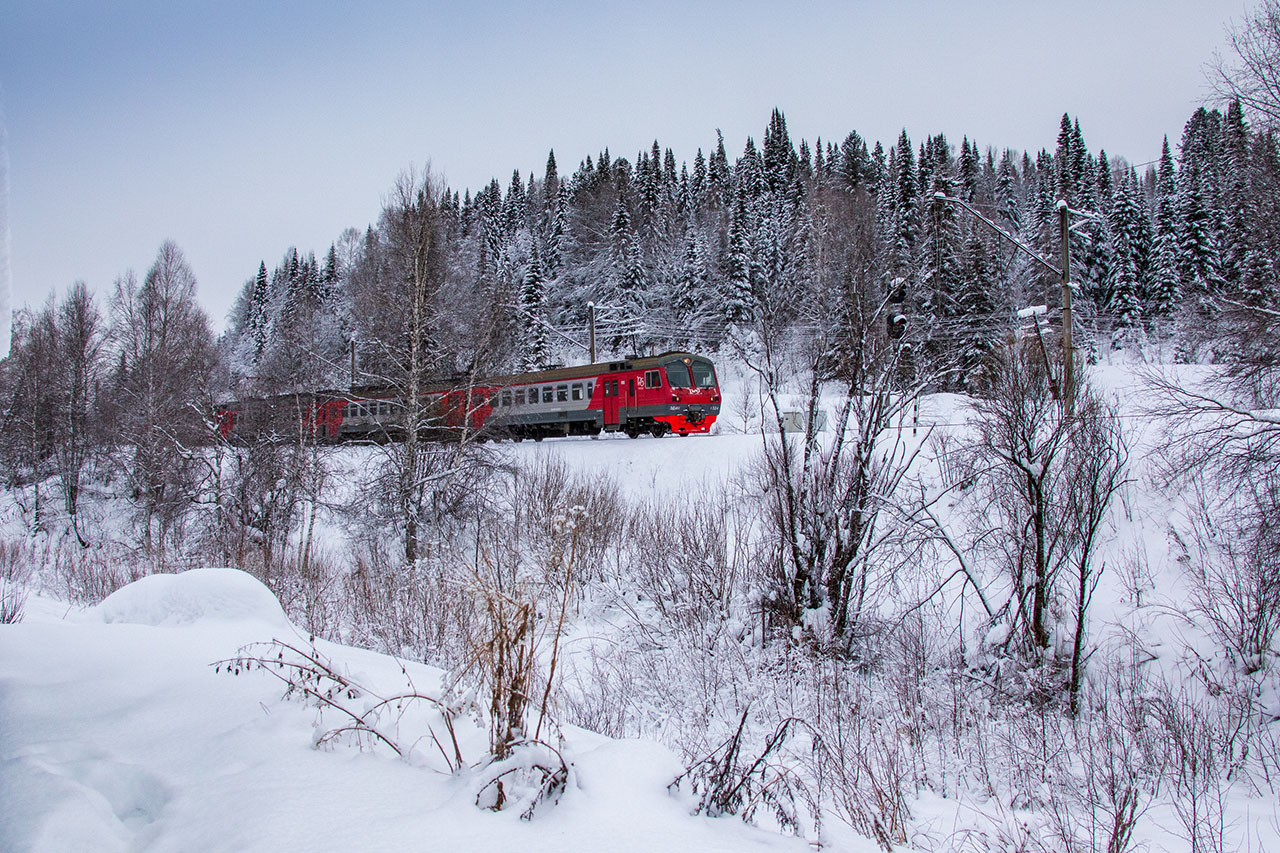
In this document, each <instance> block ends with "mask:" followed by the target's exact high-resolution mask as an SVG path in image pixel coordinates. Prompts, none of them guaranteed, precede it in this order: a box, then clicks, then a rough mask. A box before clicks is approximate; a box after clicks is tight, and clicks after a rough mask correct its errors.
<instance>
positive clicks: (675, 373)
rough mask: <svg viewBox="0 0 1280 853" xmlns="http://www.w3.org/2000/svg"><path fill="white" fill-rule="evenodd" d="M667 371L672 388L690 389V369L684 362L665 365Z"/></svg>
mask: <svg viewBox="0 0 1280 853" xmlns="http://www.w3.org/2000/svg"><path fill="white" fill-rule="evenodd" d="M663 367H664V369H665V370H666V371H667V384H668V385H670V386H671V387H672V388H689V387H690V382H689V367H688V365H686V364H685V363H684V362H682V361H673V362H671V363H670V364H667V365H663Z"/></svg>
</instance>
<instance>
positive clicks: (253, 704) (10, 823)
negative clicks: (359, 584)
mask: <svg viewBox="0 0 1280 853" xmlns="http://www.w3.org/2000/svg"><path fill="white" fill-rule="evenodd" d="M273 638H280V639H284V640H287V641H290V642H293V643H301V644H306V642H307V637H306V636H305V635H304V634H301V633H300V632H299V631H298V630H297V629H296V628H294V627H293V626H291V625H290V624H289V623H288V621H287V620H286V619H285V617H284V614H283V613H282V611H281V610H280V605H279V603H278V602H276V600H275V599H274V597H273V596H272V595H271V593H270V592H269V591H268V590H267V589H266V587H264V586H263V585H262V584H261V583H259V582H258V581H257V580H255V579H253V578H252V577H250V576H249V575H247V574H245V573H243V572H239V571H237V570H234V569H204V570H193V571H190V572H186V573H183V574H181V575H174V576H163V575H157V576H152V577H148V578H144V579H142V580H140V581H137V582H135V583H134V584H132V585H130V586H127V587H125V588H124V589H121V590H120V591H118V592H116V593H115V594H113V595H112V596H111V597H110V598H108V599H107V600H106V601H104V602H103V603H102V604H101V605H99V606H97V607H94V608H90V609H88V610H86V611H83V612H77V611H74V610H71V611H68V609H67V607H66V606H65V605H62V604H59V603H58V602H54V601H51V600H48V599H42V598H35V599H32V600H30V601H29V602H28V609H27V615H26V618H25V619H24V620H23V622H22V623H20V624H17V625H5V626H3V627H0V644H2V645H0V648H2V650H3V651H2V653H0V733H2V737H0V750H2V753H0V755H2V757H0V768H2V769H0V803H2V804H3V806H2V807H0V808H2V811H3V819H2V820H0V849H3V850H5V851H23V850H32V851H50V853H53V851H80V850H85V851H88V850H95V851H97V850H101V851H115V850H119V851H127V850H155V851H162V850H173V851H191V850H227V851H241V850H262V851H268V850H271V851H275V850H442V851H443V850H476V851H482V850H493V851H503V853H508V851H512V850H527V851H539V850H547V851H565V850H584V851H585V850H618V851H668V850H707V851H714V850H723V851H740V850H777V851H786V850H792V851H799V850H803V849H806V845H805V844H804V842H803V841H800V840H797V839H794V838H786V837H784V836H780V835H777V834H774V833H770V832H766V831H764V830H760V829H755V828H752V827H748V826H746V825H744V824H743V823H741V822H740V821H737V820H735V819H733V818H729V819H721V820H711V819H708V818H703V817H693V816H690V814H689V804H688V803H687V802H685V801H684V800H683V799H681V798H677V797H673V796H671V795H670V794H669V793H668V792H667V784H668V783H669V782H671V781H672V779H674V778H675V777H676V775H678V774H679V772H680V771H681V769H682V767H681V765H680V762H679V761H678V760H677V759H676V757H675V756H674V755H673V754H672V753H671V752H670V751H669V750H667V749H666V748H664V747H662V746H660V745H658V744H656V743H653V742H645V741H638V740H622V741H615V740H609V739H607V738H603V737H601V736H599V735H595V734H592V733H591V732H587V731H583V730H581V729H573V728H569V729H568V730H567V731H566V733H565V734H566V747H567V750H568V752H569V754H571V755H572V760H573V772H572V777H571V779H570V783H569V786H568V791H567V792H566V793H565V795H564V796H563V798H562V800H561V802H560V803H559V804H558V805H557V806H556V807H554V808H548V809H547V810H546V811H545V812H544V813H539V814H536V815H535V816H534V818H533V820H531V821H522V820H520V819H519V817H518V815H517V814H515V813H512V812H510V811H507V812H501V813H492V812H489V811H485V810H481V809H478V808H477V807H476V806H475V805H474V800H475V796H476V791H475V782H476V777H475V775H474V774H470V773H466V772H464V773H461V774H455V775H450V774H446V773H442V772H439V771H438V770H436V769H433V768H431V767H429V766H421V765H416V764H415V763H414V762H410V761H404V760H401V759H399V758H397V757H396V756H395V755H394V754H392V753H391V752H390V751H389V750H378V749H374V750H369V751H360V750H358V749H355V748H353V747H351V746H344V745H337V746H331V747H328V748H324V749H316V748H313V747H312V742H313V739H314V731H315V728H316V726H317V716H318V715H317V712H316V710H315V708H314V707H310V706H308V705H306V704H304V703H301V702H297V701H285V700H282V698H281V689H280V683H279V682H278V681H276V680H274V679H272V678H270V677H269V676H267V675H265V674H262V673H257V672H253V671H250V672H246V673H242V674H240V675H239V676H228V675H227V674H225V673H215V671H214V666H213V664H214V662H215V661H219V660H223V659H226V658H230V657H233V656H234V655H236V653H237V650H238V649H239V648H240V647H242V646H244V645H245V644H248V643H253V642H261V641H267V640H271V639H273ZM317 645H318V648H319V650H320V651H321V652H322V653H323V654H325V655H326V656H328V657H329V658H330V659H331V660H333V661H334V662H335V663H336V664H337V665H338V666H340V667H342V668H344V669H347V670H350V671H352V672H358V673H359V674H360V676H361V680H362V682H363V683H365V684H368V685H373V686H376V687H380V688H383V689H385V690H387V691H388V692H394V691H396V690H404V689H405V675H404V673H402V671H401V668H400V663H399V662H397V661H394V660H392V659H391V658H388V657H385V656H382V655H378V654H374V653H372V652H366V651H360V650H356V649H349V648H343V647H340V646H335V645H332V644H329V643H324V642H323V641H318V642H317ZM407 669H408V673H409V675H410V677H411V678H412V679H413V682H414V684H415V686H417V687H418V688H419V689H422V688H423V686H424V685H433V684H436V683H438V681H439V679H440V674H439V673H438V672H437V671H434V670H431V669H430V668H428V667H424V666H419V665H412V664H410V665H408V666H407ZM467 725H472V726H473V724H467ZM484 737H485V735H484V732H483V731H481V730H470V731H463V732H462V733H461V739H462V740H463V742H464V743H468V744H470V745H472V746H474V747H476V749H477V751H482V749H483V747H482V744H483V743H484Z"/></svg>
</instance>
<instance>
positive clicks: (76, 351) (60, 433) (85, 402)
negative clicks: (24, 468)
mask: <svg viewBox="0 0 1280 853" xmlns="http://www.w3.org/2000/svg"><path fill="white" fill-rule="evenodd" d="M54 340H55V353H56V361H55V364H54V367H55V369H56V370H57V373H58V376H57V379H58V383H57V396H58V409H59V411H58V413H57V419H56V421H55V422H54V424H53V432H54V435H55V438H54V457H55V460H56V465H57V470H58V477H59V480H60V482H61V484H62V497H63V505H64V506H65V508H66V511H67V515H68V516H69V517H70V518H71V523H72V529H73V530H74V531H75V534H76V537H77V538H78V539H79V541H80V544H81V545H85V546H87V545H88V543H87V542H86V541H85V539H84V535H83V533H82V532H81V530H80V525H79V523H78V513H77V510H78V508H79V503H80V489H81V478H82V475H83V472H84V469H85V466H86V465H87V464H88V462H89V459H90V457H91V455H92V454H93V453H95V452H96V451H97V449H98V447H99V442H100V440H101V432H100V420H99V418H98V417H97V414H98V410H99V401H98V400H97V394H98V390H99V387H100V383H101V380H102V375H101V370H102V354H103V347H104V343H105V329H104V328H103V322H102V315H101V314H100V313H99V311H98V307H97V305H95V304H94V301H93V297H92V296H91V295H90V294H89V290H88V288H87V287H85V284H84V282H76V284H75V285H74V286H73V287H72V288H71V291H70V292H69V293H68V294H67V296H66V298H65V299H64V300H63V302H62V304H61V305H60V306H59V307H58V315H57V320H56V333H55V338H54Z"/></svg>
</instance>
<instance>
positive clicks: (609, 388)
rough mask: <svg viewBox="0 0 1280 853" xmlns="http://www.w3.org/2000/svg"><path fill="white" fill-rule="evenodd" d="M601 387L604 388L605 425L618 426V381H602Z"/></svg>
mask: <svg viewBox="0 0 1280 853" xmlns="http://www.w3.org/2000/svg"><path fill="white" fill-rule="evenodd" d="M600 384H601V385H603V386H604V391H603V395H604V425H605V426H617V425H618V380H616V379H602V380H601V383H600Z"/></svg>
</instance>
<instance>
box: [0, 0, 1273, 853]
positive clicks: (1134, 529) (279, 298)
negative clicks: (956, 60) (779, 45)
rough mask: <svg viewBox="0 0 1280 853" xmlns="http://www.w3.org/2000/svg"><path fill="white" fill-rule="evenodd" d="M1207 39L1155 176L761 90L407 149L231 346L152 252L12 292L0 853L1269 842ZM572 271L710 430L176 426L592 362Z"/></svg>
mask: <svg viewBox="0 0 1280 853" xmlns="http://www.w3.org/2000/svg"><path fill="white" fill-rule="evenodd" d="M1236 38H1237V40H1236V42H1235V43H1234V45H1233V48H1234V50H1235V51H1236V54H1237V55H1238V57H1240V58H1241V60H1242V61H1241V63H1239V64H1238V65H1235V66H1232V65H1224V67H1223V69H1222V70H1221V71H1220V73H1219V78H1220V82H1221V84H1222V87H1223V93H1224V95H1225V97H1224V98H1223V100H1222V101H1221V103H1219V104H1217V105H1216V106H1205V107H1203V108H1199V109H1196V110H1195V111H1194V112H1193V113H1192V114H1191V115H1190V116H1189V118H1188V120H1187V121H1186V124H1185V126H1184V127H1183V128H1182V130H1181V134H1180V135H1177V134H1174V135H1173V136H1172V137H1171V138H1168V139H1166V140H1165V144H1164V148H1163V153H1162V155H1161V157H1160V158H1159V160H1158V161H1156V162H1153V163H1145V164H1132V163H1130V162H1129V161H1127V160H1126V159H1125V158H1124V156H1123V152H1113V153H1108V152H1106V151H1105V150H1102V148H1101V147H1091V146H1097V145H1098V143H1099V142H1105V140H1098V141H1094V140H1087V137H1086V131H1087V129H1088V116H1071V115H1065V114H1064V115H1063V116H1062V120H1061V125H1060V130H1059V135H1058V141H1057V146H1056V148H1055V149H1054V150H1052V151H1049V150H1042V151H1038V152H1031V151H1021V150H1018V149H1016V148H1014V147H1005V144H1004V143H1006V142H1007V143H1010V144H1016V140H1003V141H999V144H988V142H987V141H986V140H983V142H982V144H980V143H979V142H978V141H977V140H976V139H973V138H970V137H968V136H962V137H961V138H960V140H958V141H957V140H956V139H954V138H953V137H948V136H946V135H944V134H943V133H941V132H939V133H938V134H936V135H933V136H929V137H927V138H925V139H921V140H913V139H910V138H908V136H907V134H906V132H905V131H904V132H903V133H902V134H901V135H900V136H899V137H898V138H897V139H894V140H886V141H873V140H867V139H864V138H863V137H862V136H860V135H859V134H858V132H856V131H848V132H846V131H843V130H842V131H840V132H838V133H836V134H835V135H833V136H832V137H831V138H829V139H826V138H824V139H814V140H797V139H794V138H792V137H791V135H790V134H789V132H788V129H787V123H786V119H785V116H784V114H783V112H782V111H781V110H776V111H774V113H773V114H772V116H771V117H769V118H768V122H767V124H766V125H765V126H764V128H763V134H762V135H761V136H760V138H759V140H758V141H757V140H756V139H745V140H726V139H724V138H722V137H718V138H716V139H712V140H708V144H707V146H706V147H705V149H699V150H697V151H694V152H675V151H672V150H671V149H669V148H664V147H663V146H662V145H661V144H660V142H659V141H655V142H654V143H653V145H652V147H651V148H649V149H648V150H642V151H639V152H636V153H635V154H634V156H631V153H630V152H627V155H626V156H623V155H622V153H621V152H610V151H608V150H605V151H601V152H593V153H591V154H590V155H585V154H583V155H579V153H577V152H573V153H572V154H571V156H572V157H573V159H575V160H577V161H578V162H577V163H576V165H574V164H571V163H570V162H561V161H558V159H557V155H556V154H555V153H552V154H550V155H549V156H548V157H547V160H546V162H545V164H538V167H537V168H536V169H530V168H529V167H528V166H527V165H525V164H520V165H518V167H517V168H515V170H514V171H513V172H512V173H511V174H510V177H509V179H506V180H504V181H499V180H498V179H496V178H495V179H494V180H493V181H492V182H491V183H490V184H489V185H488V186H485V187H481V188H478V189H474V188H456V187H449V186H445V185H443V184H442V183H441V182H440V181H439V180H437V179H436V178H435V177H434V176H433V175H432V174H431V173H429V172H427V173H423V172H414V171H406V172H405V174H404V175H403V176H402V177H401V179H400V180H399V181H398V182H397V183H396V185H395V186H393V187H391V188H390V189H386V190H385V205H384V209H383V211H382V214H381V216H380V218H379V219H378V221H377V222H374V223H371V224H370V225H368V226H367V227H366V228H364V229H354V228H353V229H349V230H347V231H346V232H344V233H342V234H340V235H337V236H336V239H335V240H334V241H333V243H332V244H331V245H330V246H328V247H288V248H284V250H283V256H282V257H281V258H280V259H279V260H278V261H277V260H276V259H250V258H246V259H245V271H246V274H247V279H246V281H245V284H244V288H243V291H242V293H241V296H240V298H239V301H238V303H237V305H236V307H235V309H234V311H233V314H232V316H231V317H230V319H229V323H228V328H227V331H226V332H225V334H223V335H221V336H220V337H216V336H215V335H214V333H213V331H212V330H211V326H210V323H209V320H208V318H207V316H206V315H205V314H204V313H203V311H202V309H201V308H200V307H199V305H198V303H197V300H196V275H195V273H194V272H193V270H192V269H191V268H190V267H189V265H188V264H187V262H186V260H185V259H184V256H183V253H182V250H181V249H180V247H178V246H177V245H175V244H173V243H165V244H164V245H163V246H161V247H160V249H159V251H158V253H157V255H156V257H155V260H154V262H153V263H152V264H151V265H150V267H149V268H147V269H146V271H145V273H143V274H142V275H141V276H137V275H135V274H134V273H133V272H126V273H124V274H122V275H121V277H120V278H119V279H118V281H117V282H116V284H115V287H114V289H113V290H112V292H111V293H110V294H109V295H107V296H106V297H105V298H99V297H96V296H94V295H93V294H91V293H90V292H89V290H88V289H87V288H85V287H84V286H83V285H77V286H76V287H73V288H71V289H70V290H69V291H68V292H67V293H66V294H65V295H64V296H63V297H62V298H61V299H53V298H51V299H50V300H49V301H48V302H47V303H46V304H44V305H42V306H39V307H36V308H31V309H28V310H25V311H23V312H20V314H19V315H18V316H16V317H15V327H14V341H15V343H14V346H13V350H12V354H11V356H10V357H9V359H8V360H7V361H5V362H4V363H3V368H2V369H3V375H2V377H0V380H2V382H3V389H2V391H3V397H4V401H5V409H4V417H3V424H2V428H0V473H2V475H3V478H4V486H5V491H4V494H3V496H2V497H0V584H2V586H0V622H3V623H4V624H3V625H0V709H2V710H0V731H2V732H3V733H4V737H3V744H2V745H0V749H2V750H3V753H2V754H3V761H2V762H0V803H3V806H0V812H3V815H2V818H0V847H3V848H4V849H13V850H26V849H31V850H64V849H67V850H69V849H109V850H115V849H119V850H133V849H156V850H169V849H184V850H190V849H237V850H239V849H254V850H275V849H291V848H297V849H335V850H337V849H360V848H379V849H504V850H505V849H511V848H512V847H515V846H517V845H519V846H523V847H527V848H529V849H537V850H542V849H546V850H560V851H563V850H601V849H616V850H633V849H634V850H657V849H662V850H671V849H690V850H693V849H697V850H717V849H722V850H740V849H744V848H747V847H758V848H761V849H777V850H801V849H805V848H806V847H808V848H809V849H813V848H815V847H821V848H829V849H833V850H877V849H884V850H898V849H904V850H905V849H923V850H975V851H976V850H1009V851H1014V850H1018V851H1040V850H1044V851H1049V850H1054V851H1086V850H1107V851H1110V852H1111V853H1122V851H1131V850H1192V851H1217V850H1267V849H1277V847H1278V846H1280V799H1278V798H1280V725H1278V724H1277V721H1278V720H1280V660H1278V659H1277V632H1278V631H1280V523H1278V521H1277V520H1278V519H1280V373H1278V370H1280V136H1278V135H1277V129H1276V125H1275V122H1276V120H1277V116H1278V115H1280V102H1277V100H1276V99H1275V92H1276V91H1277V89H1276V88H1275V87H1274V86H1272V84H1273V83H1274V82H1275V79H1276V77H1275V75H1276V73H1277V72H1276V69H1277V68H1280V7H1278V6H1277V4H1276V3H1275V2H1274V0H1267V2H1266V3H1264V5H1263V7H1262V8H1261V9H1260V10H1259V11H1258V12H1255V13H1253V15H1252V17H1250V18H1249V19H1248V20H1247V21H1246V23H1245V24H1242V25H1241V27H1240V28H1239V29H1238V30H1237V37H1236ZM1259 57H1262V58H1263V59H1265V60H1267V61H1269V62H1270V66H1269V67H1268V66H1266V65H1265V63H1262V62H1260V61H1251V60H1258V58H1259ZM1241 69H1243V70H1241ZM762 118H763V117H762ZM831 121H832V123H833V125H835V124H837V123H838V117H832V119H831ZM567 154H569V152H563V151H562V152H559V155H560V156H561V157H565V155H567ZM380 189H384V188H370V191H371V192H378V191H380ZM944 197H945V198H944ZM953 198H954V199H959V200H962V201H963V202H966V203H967V204H968V205H969V206H970V207H972V208H973V209H975V210H977V211H979V212H981V213H982V215H983V216H984V217H985V218H986V219H988V220H989V221H990V222H989V223H984V222H982V221H980V220H979V219H978V218H976V217H974V216H973V215H971V214H970V212H969V211H968V210H966V209H965V208H964V207H962V206H959V205H957V204H955V203H953V202H951V201H949V199H953ZM1060 202H1065V203H1066V205H1067V207H1068V208H1069V219H1070V232H1069V233H1070V237H1069V254H1070V260H1071V268H1070V275H1071V278H1072V280H1073V281H1074V283H1075V291H1074V294H1075V295H1074V306H1073V308H1074V330H1075V345H1076V353H1077V358H1076V362H1075V365H1076V366H1075V371H1074V374H1073V375H1071V376H1068V375H1065V374H1064V372H1063V367H1062V361H1063V359H1062V314H1061V311H1060V308H1059V306H1060V290H1061V283H1060V279H1059V277H1058V276H1057V275H1056V274H1054V273H1053V272H1051V271H1050V269H1049V268H1047V266H1046V265H1045V264H1044V263H1041V262H1038V261H1037V260H1035V259H1033V258H1032V257H1031V256H1030V254H1029V253H1028V251H1029V252H1034V253H1036V254H1038V255H1039V256H1040V257H1041V258H1043V259H1044V260H1046V261H1048V262H1049V264H1048V266H1052V265H1054V264H1057V263H1060V260H1061V257H1062V254H1061V246H1060V239H1059V204H1060ZM993 225H994V226H995V227H996V228H998V229H1000V230H1002V231H1004V232H1005V235H1007V236H1008V237H1012V238H1015V239H1016V241H1018V242H1020V243H1021V244H1023V246H1024V248H1025V249H1026V250H1028V251H1024V250H1023V249H1019V248H1018V247H1016V246H1015V245H1014V242H1013V241H1011V240H1010V239H1007V237H1006V236H1002V235H1001V234H999V233H997V231H996V230H995V229H994V228H993V227H992V226H993ZM588 304H594V306H595V308H596V317H597V329H596V339H597V341H598V345H599V347H600V352H601V354H602V356H601V357H602V358H608V357H610V356H623V355H626V354H629V353H658V352H662V351H665V350H670V349H680V350H689V351H693V352H697V353H701V354H706V355H709V356H711V357H712V358H714V359H715V361H716V365H717V369H718V375H719V381H720V385H721V388H722V392H723V398H724V406H723V410H722V413H721V416H720V419H719V421H718V422H717V424H716V426H715V428H714V429H713V432H712V434H711V435H709V436H699V437H690V438H683V439H677V438H674V437H671V438H667V439H664V440H658V439H655V438H650V437H645V438H641V439H638V440H635V441H629V440H628V439H626V438H623V437H621V436H606V437H602V438H596V439H588V438H581V439H578V438H574V439H569V438H566V439H561V440H556V441H548V442H543V443H538V444H534V443H523V444H519V445H516V444H514V443H510V442H497V443H490V442H480V441H477V440H472V439H466V440H462V441H450V442H418V441H407V442H386V443H381V444H369V445H331V444H325V443H323V442H320V441H318V440H317V439H316V438H315V436H314V435H313V434H312V432H311V431H310V430H308V429H305V428H298V429H293V430H283V431H276V432H273V433H271V434H259V435H257V436H255V437H254V438H253V439H252V440H249V441H247V442H234V443H233V442H230V441H228V440H227V439H226V438H225V437H224V435H223V433H222V432H221V431H220V430H219V428H218V427H219V420H218V415H217V413H218V411H219V408H220V407H221V406H223V405H225V403H226V401H229V400H245V399H249V398H258V397H267V396H278V397H281V398H282V399H291V400H294V401H295V402H296V403H297V405H298V407H299V411H302V410H304V408H305V407H306V406H307V405H308V402H309V401H310V400H312V399H313V398H314V395H315V394H316V393H317V392H320V391H324V390H332V389H343V388H346V387H348V386H349V385H352V384H356V385H360V384H369V383H382V384H387V385H391V386H392V387H395V388H397V389H401V390H400V393H402V394H405V395H408V394H410V393H411V391H410V389H413V388H416V387H418V383H420V382H425V381H427V380H436V379H439V378H441V377H471V378H472V379H474V378H476V377H483V376H492V375H496V374H504V373H512V372H517V371H521V370H528V369H536V368H539V367H541V366H544V365H549V364H554V363H567V364H575V363H584V362H585V361H586V354H585V352H584V350H583V348H582V346H581V345H582V344H583V343H584V342H585V340H586V338H587V312H588ZM1040 306H1044V308H1041V307H1040ZM460 381H465V380H460ZM1069 386H1070V387H1071V388H1073V389H1074V390H1073V392H1072V393H1068V387H1069ZM789 412H798V413H799V420H800V421H801V422H803V423H805V424H806V425H807V426H808V429H807V430H805V431H791V430H782V429H781V428H780V427H781V424H782V422H783V420H784V416H785V415H786V414H787V413H789ZM824 422H825V424H824ZM299 423H301V421H299ZM820 427H822V428H820Z"/></svg>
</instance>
